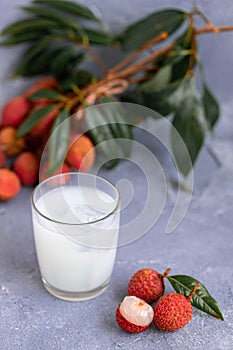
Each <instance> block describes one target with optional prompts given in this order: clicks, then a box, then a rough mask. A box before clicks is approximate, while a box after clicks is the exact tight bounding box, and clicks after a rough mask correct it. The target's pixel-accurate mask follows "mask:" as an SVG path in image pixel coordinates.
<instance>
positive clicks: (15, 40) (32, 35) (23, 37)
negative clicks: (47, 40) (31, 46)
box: [0, 30, 48, 46]
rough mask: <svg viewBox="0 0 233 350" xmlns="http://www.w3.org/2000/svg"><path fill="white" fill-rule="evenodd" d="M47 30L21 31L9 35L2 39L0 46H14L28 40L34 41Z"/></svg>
mask: <svg viewBox="0 0 233 350" xmlns="http://www.w3.org/2000/svg"><path fill="white" fill-rule="evenodd" d="M47 33H48V32H47V31H45V30H33V31H32V32H28V31H27V32H26V33H25V32H22V33H19V34H17V35H16V36H13V37H10V38H9V39H7V40H5V41H2V42H1V43H0V46H14V45H19V44H22V43H28V42H30V41H35V40H38V39H40V38H41V37H42V36H45V35H46V34H47Z"/></svg>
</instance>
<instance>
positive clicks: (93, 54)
mask: <svg viewBox="0 0 233 350" xmlns="http://www.w3.org/2000/svg"><path fill="white" fill-rule="evenodd" d="M83 47H84V48H85V49H86V50H87V52H88V53H89V54H90V56H91V57H92V59H93V60H94V61H95V62H96V63H97V64H98V66H99V67H100V69H101V70H102V71H103V72H104V73H106V72H107V71H108V67H107V66H106V65H105V63H104V61H102V59H101V58H100V57H99V56H98V55H97V53H96V52H95V51H94V50H92V48H91V47H90V45H89V44H83Z"/></svg>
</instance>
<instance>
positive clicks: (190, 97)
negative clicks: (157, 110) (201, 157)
mask: <svg viewBox="0 0 233 350" xmlns="http://www.w3.org/2000/svg"><path fill="white" fill-rule="evenodd" d="M172 125H173V127H174V128H175V129H176V130H177V132H178V134H179V135H180V137H181V139H182V140H183V142H184V144H185V145H186V147H187V150H188V153H189V157H190V158H189V157H188V154H187V151H186V150H185V148H184V145H183V143H182V142H181V140H180V138H178V137H177V134H176V133H175V132H174V129H173V128H172V129H171V143H172V149H173V153H174V156H175V160H176V163H177V165H178V168H179V169H180V171H181V172H182V173H183V175H185V176H187V175H188V173H189V172H190V170H191V168H192V166H193V165H194V164H195V161H196V159H197V156H198V154H199V152H200V150H201V147H202V145H203V143H204V138H205V124H204V110H203V105H202V101H201V98H200V96H199V94H198V92H197V90H196V88H195V85H194V84H193V82H191V83H190V84H187V85H186V89H185V91H184V95H183V99H182V100H181V103H180V107H179V108H178V109H177V111H176V113H175V116H174V118H173V121H172ZM190 161H191V162H190Z"/></svg>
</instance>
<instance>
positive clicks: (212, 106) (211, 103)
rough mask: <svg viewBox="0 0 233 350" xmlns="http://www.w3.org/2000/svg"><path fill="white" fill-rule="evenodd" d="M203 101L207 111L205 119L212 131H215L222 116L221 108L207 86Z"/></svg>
mask: <svg viewBox="0 0 233 350" xmlns="http://www.w3.org/2000/svg"><path fill="white" fill-rule="evenodd" d="M202 101H203V106H204V110H205V118H206V120H207V122H208V125H209V127H210V129H213V128H214V126H215V124H216V123H217V121H218V119H219V116H220V107H219V104H218V101H217V100H216V98H215V97H214V95H213V93H212V92H211V91H210V89H209V88H208V86H207V85H206V84H204V86H203V95H202Z"/></svg>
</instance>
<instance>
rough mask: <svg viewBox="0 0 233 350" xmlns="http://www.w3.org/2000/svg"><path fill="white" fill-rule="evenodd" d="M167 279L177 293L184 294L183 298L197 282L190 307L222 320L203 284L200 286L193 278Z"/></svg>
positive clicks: (219, 310) (218, 308) (177, 276)
mask: <svg viewBox="0 0 233 350" xmlns="http://www.w3.org/2000/svg"><path fill="white" fill-rule="evenodd" d="M167 279H168V280H169V282H170V283H171V285H172V287H173V288H174V289H175V291H176V292H177V293H180V294H184V295H185V296H188V295H189V294H190V293H191V291H192V290H193V288H194V287H195V285H196V283H197V282H198V288H197V290H196V293H195V295H194V296H193V297H192V299H191V303H192V305H193V306H194V307H196V308H198V309H199V310H201V311H203V312H205V313H207V314H209V315H210V316H213V317H216V318H218V319H220V320H224V318H223V315H222V312H221V309H220V307H219V305H218V303H217V301H216V300H215V299H214V298H212V297H211V295H210V294H209V292H208V290H207V289H206V288H205V287H204V286H203V284H201V283H200V282H199V281H197V280H196V279H195V278H192V277H190V276H186V275H176V276H167Z"/></svg>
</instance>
